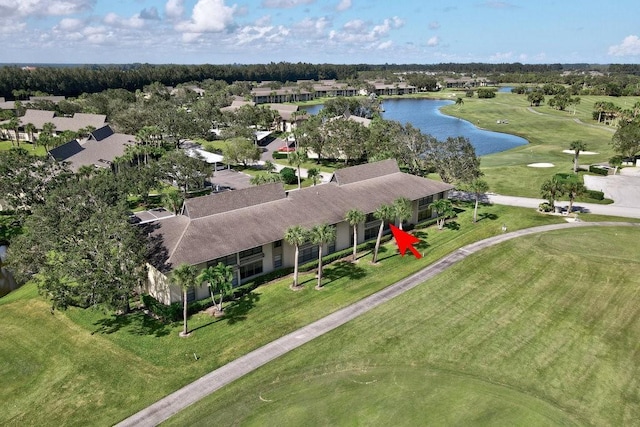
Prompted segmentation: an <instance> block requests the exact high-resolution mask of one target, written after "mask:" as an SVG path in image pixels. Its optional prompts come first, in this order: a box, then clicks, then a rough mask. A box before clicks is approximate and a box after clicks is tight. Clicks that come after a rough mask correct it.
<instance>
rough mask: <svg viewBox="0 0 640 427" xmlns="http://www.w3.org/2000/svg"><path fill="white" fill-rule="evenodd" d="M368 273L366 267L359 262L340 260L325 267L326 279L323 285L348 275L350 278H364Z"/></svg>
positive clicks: (324, 275) (324, 274)
mask: <svg viewBox="0 0 640 427" xmlns="http://www.w3.org/2000/svg"><path fill="white" fill-rule="evenodd" d="M366 275H367V273H366V272H365V270H364V268H362V267H360V266H358V265H357V264H353V263H351V262H347V261H339V262H337V263H335V264H331V266H329V267H327V268H326V269H323V277H324V278H325V279H326V281H325V282H324V283H323V286H325V285H327V284H328V283H331V282H333V281H335V280H338V279H341V278H343V277H347V278H349V280H357V279H362V278H363V277H365V276H366Z"/></svg>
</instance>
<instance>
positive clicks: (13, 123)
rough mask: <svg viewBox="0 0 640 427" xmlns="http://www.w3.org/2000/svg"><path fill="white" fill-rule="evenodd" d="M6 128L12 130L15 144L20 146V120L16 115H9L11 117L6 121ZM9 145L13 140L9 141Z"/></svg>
mask: <svg viewBox="0 0 640 427" xmlns="http://www.w3.org/2000/svg"><path fill="white" fill-rule="evenodd" d="M7 128H8V129H9V130H12V131H13V136H14V138H15V140H16V145H17V146H18V147H19V146H20V138H19V136H20V135H19V133H20V120H19V119H18V118H17V117H11V119H9V123H7ZM11 145H13V141H12V142H11Z"/></svg>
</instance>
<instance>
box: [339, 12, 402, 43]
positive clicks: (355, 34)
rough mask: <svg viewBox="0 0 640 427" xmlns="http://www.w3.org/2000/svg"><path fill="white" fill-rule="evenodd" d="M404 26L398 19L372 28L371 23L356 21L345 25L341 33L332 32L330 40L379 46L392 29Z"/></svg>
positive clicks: (388, 20)
mask: <svg viewBox="0 0 640 427" xmlns="http://www.w3.org/2000/svg"><path fill="white" fill-rule="evenodd" d="M403 25H404V21H402V20H401V19H400V18H398V17H393V18H387V19H385V20H384V21H382V23H381V24H378V25H374V26H373V27H372V28H371V27H370V26H371V24H370V23H367V22H364V21H363V20H361V19H354V20H352V21H348V22H347V23H345V24H344V25H343V26H342V30H341V31H333V30H332V31H330V32H329V40H331V41H333V42H335V43H343V44H354V45H357V44H362V43H374V44H375V45H377V44H378V43H379V42H381V39H382V38H384V37H386V36H387V35H388V34H389V32H390V31H391V30H392V29H397V28H400V27H402V26H403Z"/></svg>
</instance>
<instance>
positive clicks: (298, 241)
mask: <svg viewBox="0 0 640 427" xmlns="http://www.w3.org/2000/svg"><path fill="white" fill-rule="evenodd" d="M308 235H309V233H308V231H307V230H305V229H304V228H302V227H300V226H299V225H294V226H291V227H289V228H287V231H286V232H285V234H284V240H286V242H287V243H288V244H290V245H293V247H294V248H295V250H296V252H295V256H294V259H293V284H292V285H291V289H298V288H299V286H298V256H299V255H300V245H302V244H303V243H304V242H306V241H307V240H308Z"/></svg>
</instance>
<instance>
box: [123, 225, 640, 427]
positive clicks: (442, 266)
mask: <svg viewBox="0 0 640 427" xmlns="http://www.w3.org/2000/svg"><path fill="white" fill-rule="evenodd" d="M593 226H632V227H633V226H635V227H640V224H633V223H616V222H600V223H597V222H592V223H588V222H572V223H566V224H552V225H545V226H541V227H534V228H527V229H524V230H518V231H513V232H510V233H505V234H501V235H498V236H495V237H491V238H488V239H485V240H481V241H479V242H476V243H472V244H470V245H467V246H465V247H463V248H460V249H458V250H457V251H455V252H453V253H451V254H450V255H448V256H446V257H444V258H442V259H441V260H440V261H438V262H436V263H434V264H432V265H430V266H428V267H426V268H424V269H422V270H420V271H419V272H417V273H415V274H413V275H412V276H409V277H407V278H405V279H403V280H400V281H399V282H397V283H395V284H393V285H391V286H389V287H387V288H385V289H383V290H381V291H379V292H376V293H375V294H373V295H371V296H369V297H367V298H365V299H363V300H361V301H358V302H357V303H354V304H352V305H350V306H348V307H345V308H343V309H341V310H338V311H336V312H335V313H332V314H330V315H328V316H326V317H323V318H322V319H320V320H318V321H316V322H313V323H311V324H310V325H307V326H305V327H303V328H300V329H298V330H296V331H294V332H292V333H290V334H288V335H285V336H283V337H282V338H279V339H277V340H275V341H272V342H271V343H269V344H266V345H264V346H262V347H260V348H258V349H257V350H254V351H252V352H251V353H248V354H246V355H244V356H242V357H240V358H238V359H236V360H234V361H233V362H231V363H228V364H226V365H224V366H222V367H220V368H218V369H216V370H215V371H212V372H210V373H208V374H206V375H204V376H203V377H201V378H199V379H197V380H196V381H194V382H192V383H191V384H188V385H186V386H184V387H183V388H181V389H179V390H177V391H175V392H173V393H171V394H170V395H168V396H166V397H164V398H163V399H161V400H159V401H157V402H156V403H154V404H153V405H151V406H149V407H147V408H146V409H143V410H142V411H140V412H138V413H136V414H134V415H132V416H131V417H129V418H127V419H125V420H124V421H122V422H120V423H119V424H117V425H118V426H121V427H123V426H155V425H157V424H159V423H161V422H162V421H165V420H167V419H168V418H169V417H171V416H172V415H175V414H176V413H178V412H179V411H181V410H182V409H184V408H186V407H188V406H189V405H192V404H194V403H195V402H197V401H199V400H200V399H202V398H204V397H206V396H208V395H209V394H211V393H213V392H215V391H216V390H218V389H220V388H221V387H223V386H225V385H227V384H229V383H231V382H232V381H235V380H236V379H238V378H240V377H242V376H244V375H246V374H248V373H249V372H251V371H253V370H255V369H257V368H259V367H260V366H262V365H264V364H266V363H268V362H270V361H271V360H273V359H275V358H277V357H280V356H282V355H284V354H286V353H288V352H289V351H291V350H293V349H295V348H297V347H300V346H301V345H303V344H305V343H307V342H309V341H311V340H312V339H314V338H317V337H319V336H321V335H323V334H325V333H327V332H329V331H331V330H333V329H335V328H337V327H338V326H341V325H344V324H345V323H347V322H349V321H350V320H352V319H355V318H356V317H358V316H360V315H362V314H364V313H366V312H368V311H369V310H371V309H373V308H375V307H377V306H379V305H381V304H384V303H385V302H387V301H389V300H391V299H392V298H395V297H396V296H398V295H400V294H402V293H404V292H406V291H408V290H409V289H412V288H414V287H416V286H417V285H419V284H421V283H423V282H425V281H426V280H429V279H431V278H432V277H434V276H436V275H437V274H439V273H440V272H442V271H443V270H446V269H447V268H449V267H450V266H452V265H453V264H455V263H457V262H459V261H460V260H462V259H464V258H466V257H467V256H469V255H471V254H473V253H475V252H478V251H480V250H481V249H484V248H487V247H489V246H493V245H496V244H498V243H501V242H504V241H507V240H510V239H513V238H516V237H520V236H525V235H529V234H535V233H542V232H545V231H551V230H561V229H566V228H577V227H593Z"/></svg>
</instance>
